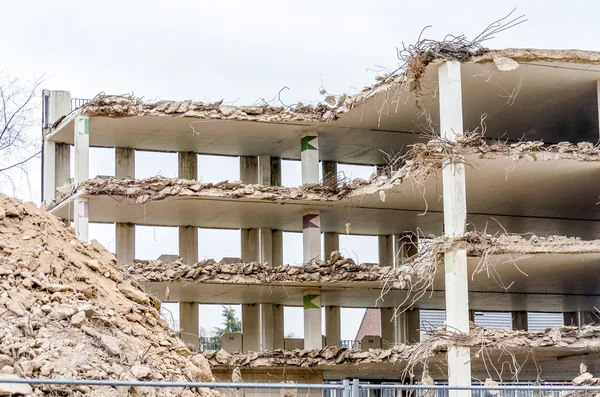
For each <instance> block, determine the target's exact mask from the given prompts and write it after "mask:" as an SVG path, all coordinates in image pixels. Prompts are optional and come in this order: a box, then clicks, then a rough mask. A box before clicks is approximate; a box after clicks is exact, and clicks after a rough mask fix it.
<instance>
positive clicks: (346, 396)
mask: <svg viewBox="0 0 600 397" xmlns="http://www.w3.org/2000/svg"><path fill="white" fill-rule="evenodd" d="M342 384H343V385H344V391H343V394H342V396H343V397H350V379H344V380H343V381H342Z"/></svg>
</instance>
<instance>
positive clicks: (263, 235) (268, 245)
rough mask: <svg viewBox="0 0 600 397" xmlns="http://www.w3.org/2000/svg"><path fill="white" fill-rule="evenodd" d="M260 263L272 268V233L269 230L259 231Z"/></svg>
mask: <svg viewBox="0 0 600 397" xmlns="http://www.w3.org/2000/svg"><path fill="white" fill-rule="evenodd" d="M260 262H261V263H265V262H268V263H269V265H271V266H273V231H272V230H271V229H269V228H263V229H260Z"/></svg>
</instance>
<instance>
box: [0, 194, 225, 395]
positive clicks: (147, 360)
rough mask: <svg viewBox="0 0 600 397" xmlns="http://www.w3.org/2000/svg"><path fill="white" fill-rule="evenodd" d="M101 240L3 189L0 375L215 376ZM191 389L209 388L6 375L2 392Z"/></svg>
mask: <svg viewBox="0 0 600 397" xmlns="http://www.w3.org/2000/svg"><path fill="white" fill-rule="evenodd" d="M115 264H116V261H115V258H114V256H113V255H112V254H110V253H109V252H108V251H106V249H104V247H102V246H101V245H100V244H98V243H96V242H92V244H89V245H86V244H83V243H82V242H81V241H79V240H77V239H76V238H75V235H74V233H73V231H72V229H68V228H67V227H66V226H64V224H63V223H61V221H60V220H59V219H58V218H56V217H54V216H52V215H50V214H48V213H47V212H45V211H44V210H41V209H39V208H37V207H36V206H35V205H34V204H32V203H27V204H23V203H21V202H19V201H18V200H15V199H12V198H8V197H6V196H4V195H0V324H2V326H1V327H0V377H2V378H56V379H120V380H155V381H161V380H164V381H212V379H213V378H212V373H211V371H210V367H209V365H208V362H207V360H206V359H205V358H204V357H203V356H202V355H200V354H196V355H194V354H193V353H191V352H190V351H189V350H188V349H187V348H186V346H184V343H183V342H182V341H181V340H180V339H179V338H177V336H176V335H175V334H174V332H173V331H171V330H170V329H169V327H168V325H167V324H166V322H164V321H163V320H161V318H160V316H159V313H158V311H157V310H156V308H155V306H156V301H154V300H153V299H152V298H150V297H149V296H148V295H146V294H145V293H144V292H143V291H142V290H141V289H140V287H139V286H138V284H137V283H136V282H135V281H130V280H127V279H126V278H125V277H124V276H123V275H122V274H121V273H120V272H119V271H118V270H117V269H116V268H115V267H114V265H115ZM10 393H12V394H13V395H21V394H24V395H32V396H33V395H69V396H77V395H86V396H127V395H132V396H171V395H178V396H192V395H206V396H209V395H213V394H216V392H213V391H211V390H208V389H203V390H197V389H193V390H190V389H188V390H183V389H181V388H179V389H164V388H160V389H159V388H152V389H151V388H129V387H118V388H114V389H113V388H109V387H87V386H73V387H67V386H46V385H44V386H42V385H40V386H37V385H36V386H29V385H17V384H0V395H9V394H10Z"/></svg>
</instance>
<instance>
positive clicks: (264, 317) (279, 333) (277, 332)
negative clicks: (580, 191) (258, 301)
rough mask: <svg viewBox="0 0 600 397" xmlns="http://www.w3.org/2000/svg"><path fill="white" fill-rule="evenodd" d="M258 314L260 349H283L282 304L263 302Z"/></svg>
mask: <svg viewBox="0 0 600 397" xmlns="http://www.w3.org/2000/svg"><path fill="white" fill-rule="evenodd" d="M260 315H261V346H262V351H270V350H275V349H283V340H284V332H283V305H275V304H272V303H263V304H262V305H261V311H260Z"/></svg>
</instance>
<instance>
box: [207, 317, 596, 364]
mask: <svg viewBox="0 0 600 397" xmlns="http://www.w3.org/2000/svg"><path fill="white" fill-rule="evenodd" d="M427 333H428V334H429V338H428V339H426V340H425V341H423V342H419V343H415V344H410V345H396V346H394V347H393V348H391V349H369V351H362V350H351V349H348V348H345V347H339V346H328V347H325V348H323V349H315V350H301V349H296V350H293V351H284V350H281V349H279V350H274V351H270V352H262V353H260V352H250V353H233V354H232V353H228V352H226V351H224V350H219V351H209V352H205V356H206V358H207V360H208V362H209V363H210V364H211V366H212V367H224V368H235V367H270V366H274V367H282V366H287V367H302V368H313V367H327V366H339V365H359V364H376V363H391V364H404V365H414V364H416V362H417V361H418V362H419V363H425V362H427V361H428V360H429V359H431V358H432V357H434V356H436V355H440V356H442V357H443V356H445V353H446V352H447V350H448V349H449V348H450V347H451V346H469V347H478V348H479V349H472V352H471V353H472V354H473V355H474V357H473V359H476V358H478V356H479V355H481V352H480V349H483V348H485V349H490V350H494V349H498V350H502V351H510V350H513V351H517V350H519V349H524V350H527V351H529V350H531V349H543V348H548V349H556V348H560V347H568V348H577V349H578V352H584V351H597V349H598V347H600V340H599V339H598V337H599V336H600V327H597V326H585V327H583V328H582V330H581V333H579V334H578V329H577V327H561V328H549V329H547V330H545V331H539V332H527V331H515V330H505V331H501V330H490V329H486V328H483V327H479V326H477V325H475V324H471V331H470V333H469V334H468V335H467V334H459V333H455V332H448V331H447V330H446V329H445V327H440V328H437V329H435V330H428V331H427Z"/></svg>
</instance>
